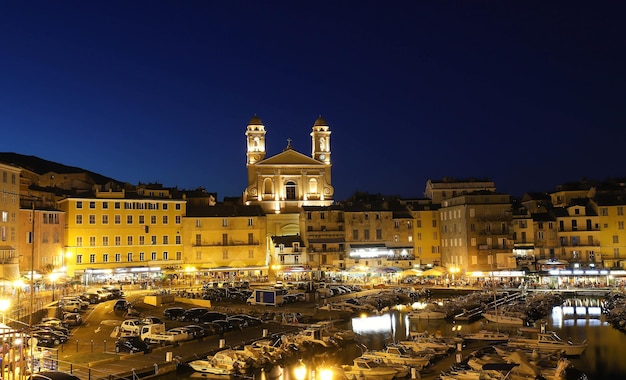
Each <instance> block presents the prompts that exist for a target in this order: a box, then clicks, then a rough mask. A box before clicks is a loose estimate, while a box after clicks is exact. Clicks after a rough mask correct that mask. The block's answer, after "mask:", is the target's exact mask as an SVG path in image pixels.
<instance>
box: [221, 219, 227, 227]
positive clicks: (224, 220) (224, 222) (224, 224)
mask: <svg viewBox="0 0 626 380" xmlns="http://www.w3.org/2000/svg"><path fill="white" fill-rule="evenodd" d="M222 227H228V219H226V218H224V219H222Z"/></svg>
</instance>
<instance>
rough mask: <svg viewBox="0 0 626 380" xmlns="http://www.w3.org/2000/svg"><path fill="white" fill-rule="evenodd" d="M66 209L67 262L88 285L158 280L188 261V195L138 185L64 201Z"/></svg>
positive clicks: (61, 204)
mask: <svg viewBox="0 0 626 380" xmlns="http://www.w3.org/2000/svg"><path fill="white" fill-rule="evenodd" d="M59 207H60V209H61V210H63V211H64V212H65V213H66V226H67V228H66V230H65V236H64V238H65V242H66V246H65V255H64V257H65V267H66V268H67V274H68V276H69V277H74V276H77V277H80V278H81V279H82V280H83V281H84V285H91V284H93V283H103V282H122V283H136V282H147V281H153V280H154V279H155V278H156V277H158V276H160V275H161V274H162V273H163V272H166V271H167V270H168V269H169V271H175V270H176V268H178V267H180V266H181V264H182V262H183V242H182V236H183V230H182V227H183V223H182V221H183V217H184V216H185V213H186V203H185V200H184V199H175V198H174V197H173V194H171V193H170V190H168V189H164V188H161V187H158V186H157V187H154V188H152V187H150V186H138V187H137V188H136V189H133V190H126V189H121V190H119V191H112V190H111V191H102V192H101V191H96V192H95V193H93V194H90V196H84V197H82V196H81V197H79V196H69V197H67V198H65V199H63V200H61V201H60V202H59Z"/></svg>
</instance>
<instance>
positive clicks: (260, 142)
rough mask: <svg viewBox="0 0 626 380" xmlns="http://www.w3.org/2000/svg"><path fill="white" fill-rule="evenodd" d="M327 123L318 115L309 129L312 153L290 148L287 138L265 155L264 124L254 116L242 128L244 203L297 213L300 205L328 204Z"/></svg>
mask: <svg viewBox="0 0 626 380" xmlns="http://www.w3.org/2000/svg"><path fill="white" fill-rule="evenodd" d="M330 133H331V131H330V127H329V126H328V124H327V123H326V121H324V119H322V118H321V117H319V118H318V119H317V120H316V121H315V123H314V124H313V128H312V132H311V139H312V142H311V146H312V154H311V157H308V156H306V155H304V154H302V153H300V152H297V151H296V150H294V149H293V146H292V145H291V139H288V142H287V147H286V148H285V149H284V150H283V151H282V152H280V153H278V154H276V155H274V156H271V157H266V154H267V152H266V150H265V146H266V144H265V134H266V130H265V126H264V125H263V123H262V122H261V119H259V118H258V117H256V116H254V117H253V118H252V119H251V120H250V123H249V124H248V127H247V130H246V143H247V151H246V157H247V161H246V168H247V169H248V185H247V187H246V189H245V191H244V193H243V201H244V203H245V204H247V205H254V204H256V205H259V206H261V207H262V208H263V210H264V211H265V213H266V214H270V213H276V214H279V213H291V214H299V212H300V208H301V207H302V206H329V205H331V204H332V203H333V194H334V192H335V190H334V188H333V186H332V181H331V166H332V165H331V159H330V155H331V150H330Z"/></svg>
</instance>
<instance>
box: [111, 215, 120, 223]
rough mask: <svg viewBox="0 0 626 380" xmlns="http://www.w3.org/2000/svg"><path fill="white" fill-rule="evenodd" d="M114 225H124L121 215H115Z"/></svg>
mask: <svg viewBox="0 0 626 380" xmlns="http://www.w3.org/2000/svg"><path fill="white" fill-rule="evenodd" d="M113 223H114V224H122V216H121V215H113Z"/></svg>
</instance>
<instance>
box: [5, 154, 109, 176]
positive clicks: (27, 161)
mask: <svg viewBox="0 0 626 380" xmlns="http://www.w3.org/2000/svg"><path fill="white" fill-rule="evenodd" d="M0 162H4V163H6V164H13V165H16V166H19V167H22V168H24V169H28V170H30V171H32V172H34V173H37V174H45V173H48V172H55V173H59V174H61V173H88V174H89V175H90V176H91V177H92V178H93V179H94V181H96V183H98V184H104V183H107V182H111V181H113V182H120V181H118V180H116V179H113V178H109V177H106V176H103V175H101V174H98V173H94V172H92V171H89V170H85V169H82V168H78V167H75V166H67V165H63V164H60V163H58V162H53V161H48V160H44V159H43V158H39V157H35V156H26V155H23V154H19V153H12V152H0Z"/></svg>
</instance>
